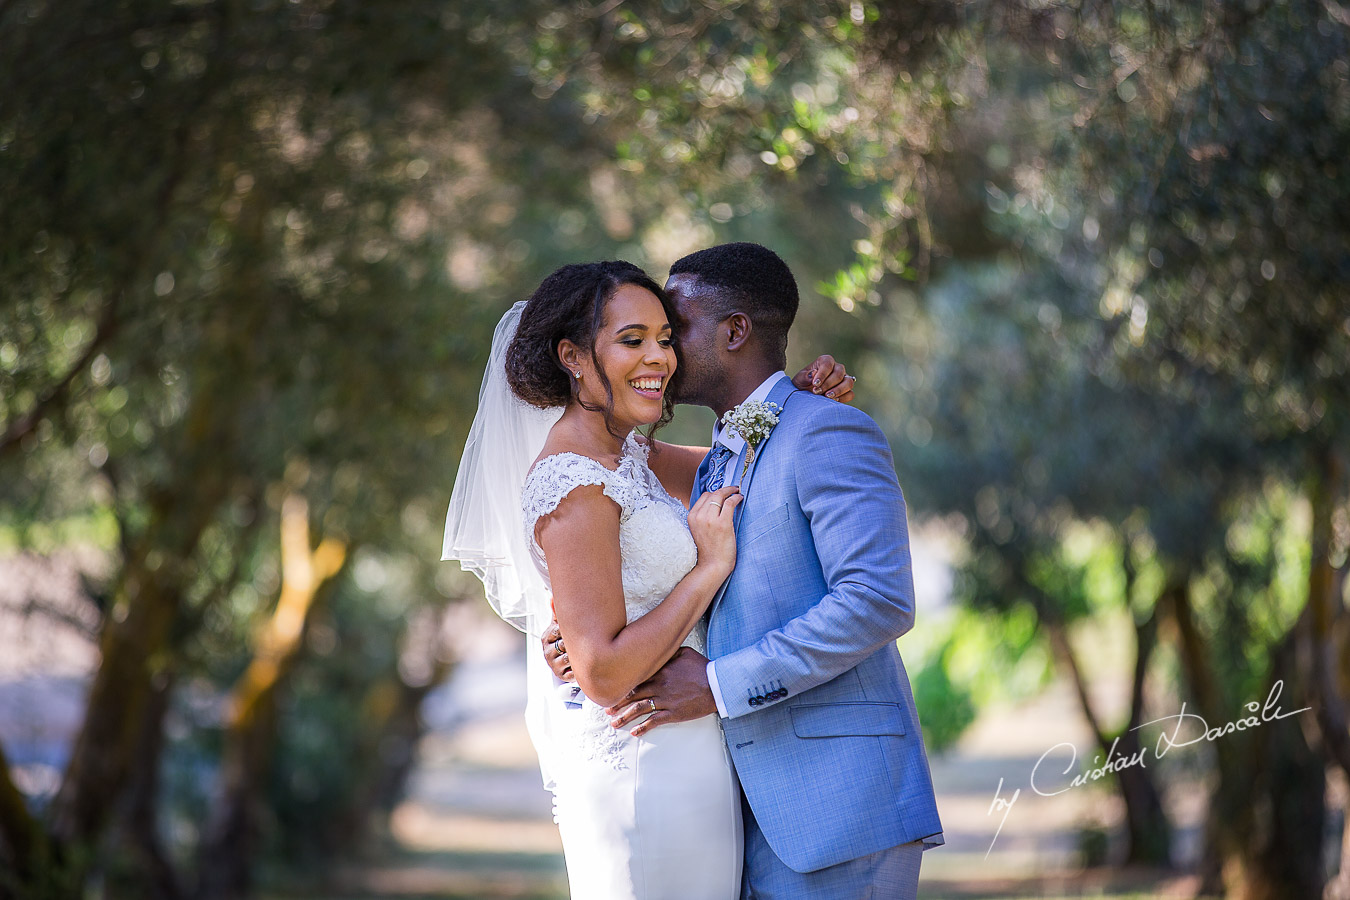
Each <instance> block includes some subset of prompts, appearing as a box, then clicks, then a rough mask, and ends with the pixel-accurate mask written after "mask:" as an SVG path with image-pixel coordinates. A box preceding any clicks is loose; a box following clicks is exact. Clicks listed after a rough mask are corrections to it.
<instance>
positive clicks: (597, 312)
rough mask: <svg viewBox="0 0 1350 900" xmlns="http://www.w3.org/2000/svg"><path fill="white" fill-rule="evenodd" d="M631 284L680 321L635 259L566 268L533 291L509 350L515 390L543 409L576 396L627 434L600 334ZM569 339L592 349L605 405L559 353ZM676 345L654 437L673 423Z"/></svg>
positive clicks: (508, 372) (609, 425)
mask: <svg viewBox="0 0 1350 900" xmlns="http://www.w3.org/2000/svg"><path fill="white" fill-rule="evenodd" d="M625 284H632V285H636V286H637V287H640V288H644V289H646V290H648V291H651V292H652V293H653V294H655V295H656V299H657V300H659V301H661V307H662V309H664V310H665V313H666V318H667V320H668V321H669V322H670V323H671V325H672V326H674V324H675V323H676V322H677V321H678V319H677V317H676V315H675V309H674V306H673V305H672V304H671V302H670V298H669V297H667V296H666V292H665V291H664V290H662V289H661V286H660V285H658V284H657V283H656V282H655V281H653V280H652V279H651V276H649V275H648V274H647V273H646V272H644V271H642V270H641V269H640V268H638V267H637V266H635V265H633V264H632V263H630V262H624V261H622V260H608V261H605V262H593V263H575V264H572V265H567V266H563V267H562V268H560V269H557V270H555V271H554V272H553V274H551V275H549V276H548V277H547V278H545V279H544V280H543V282H542V283H541V284H540V285H539V287H538V288H536V289H535V292H534V293H533V294H532V295H530V299H529V301H528V302H527V303H526V304H525V309H524V311H523V312H522V313H521V316H520V323H519V324H518V325H517V326H516V335H515V337H514V338H512V340H511V344H510V346H509V347H507V349H506V380H507V383H508V384H510V385H511V391H512V393H514V394H515V395H516V396H517V397H519V398H520V399H521V400H524V401H525V402H526V403H528V404H530V405H531V406H537V407H540V408H541V409H547V408H549V407H555V406H566V405H567V404H568V403H570V402H571V401H572V399H573V398H574V397H575V398H577V402H578V403H580V404H581V405H582V406H583V407H584V408H586V409H589V410H592V411H594V412H603V413H604V415H605V427H606V428H608V429H609V431H610V433H611V434H614V435H615V436H616V437H622V435H620V434H619V433H618V432H617V431H616V430H615V426H614V421H613V415H614V387H613V385H611V384H610V382H609V379H608V378H606V377H605V373H604V371H603V370H602V369H601V367H600V359H599V356H598V355H597V354H596V352H595V336H596V334H598V333H599V331H600V326H601V324H602V323H603V322H604V319H605V307H606V306H607V305H608V304H609V300H610V298H611V297H613V296H614V294H615V292H616V291H618V289H619V288H620V287H622V286H623V285H625ZM564 339H566V340H569V341H571V342H572V343H574V344H576V345H577V346H578V347H589V348H590V351H591V361H592V362H593V363H594V364H595V369H596V373H597V374H598V375H599V378H600V384H601V386H603V387H604V389H605V397H606V402H605V405H604V406H603V407H600V406H593V405H591V404H589V403H586V402H584V401H582V400H581V399H580V398H579V397H578V396H577V385H576V383H575V382H574V380H573V378H572V373H571V372H570V371H568V369H567V367H566V366H564V365H563V364H562V360H561V359H560V358H559V357H558V343H559V342H560V341H562V340H564ZM675 346H676V350H675V354H676V356H675V358H676V369H675V372H674V373H672V377H671V380H670V382H668V383H667V386H666V392H665V396H664V398H663V399H662V409H661V418H660V419H658V420H657V421H656V422H654V423H653V424H652V427H651V428H650V429H649V430H648V436H650V435H651V434H652V433H653V432H655V431H656V429H658V428H660V427H661V426H662V425H665V424H667V423H668V422H669V421H670V420H671V417H672V416H673V415H674V412H675V402H674V399H673V398H674V397H675V390H674V386H675V385H674V379H675V378H676V377H678V373H679V371H680V368H681V367H680V365H679V362H680V357H679V343H678V341H677V342H676V343H675Z"/></svg>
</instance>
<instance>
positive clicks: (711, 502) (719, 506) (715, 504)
mask: <svg viewBox="0 0 1350 900" xmlns="http://www.w3.org/2000/svg"><path fill="white" fill-rule="evenodd" d="M708 505H709V506H715V507H717V508H718V509H721V508H722V504H720V503H714V502H713V501H712V500H709V501H708Z"/></svg>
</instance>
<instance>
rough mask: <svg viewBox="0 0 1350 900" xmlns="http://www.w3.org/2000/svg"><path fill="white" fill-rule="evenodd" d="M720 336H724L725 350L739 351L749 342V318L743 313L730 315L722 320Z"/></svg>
mask: <svg viewBox="0 0 1350 900" xmlns="http://www.w3.org/2000/svg"><path fill="white" fill-rule="evenodd" d="M721 328H722V334H724V335H726V339H727V342H726V348H727V349H728V350H739V349H741V348H742V347H744V346H745V345H746V342H747V341H749V340H750V330H751V325H750V317H749V316H747V315H746V314H745V313H739V312H738V313H732V314H731V315H730V316H728V317H727V318H725V319H723V320H722V325H721Z"/></svg>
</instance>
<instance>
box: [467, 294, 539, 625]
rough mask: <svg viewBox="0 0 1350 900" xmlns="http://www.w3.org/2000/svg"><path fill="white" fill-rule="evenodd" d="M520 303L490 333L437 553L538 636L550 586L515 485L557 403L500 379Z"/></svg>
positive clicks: (520, 485) (514, 622)
mask: <svg viewBox="0 0 1350 900" xmlns="http://www.w3.org/2000/svg"><path fill="white" fill-rule="evenodd" d="M524 309H525V301H524V300H522V301H520V302H519V303H517V304H516V305H515V306H513V307H511V308H510V309H509V310H507V313H506V315H504V316H502V319H501V321H500V322H498V323H497V330H496V331H495V332H494V333H493V335H492V354H491V356H490V357H489V358H488V364H487V371H486V372H485V373H484V374H483V387H482V389H481V390H480V391H479V392H478V413H477V414H476V415H475V416H474V419H473V426H472V427H471V428H470V429H469V439H468V441H467V442H466V443H465V445H464V455H463V456H462V457H460V461H459V474H458V475H456V476H455V487H454V491H453V492H452V493H451V495H450V509H449V512H448V513H447V514H446V517H445V544H444V546H443V548H442V550H441V559H443V560H446V559H457V560H459V564H460V566H461V567H462V568H463V569H464V571H466V572H472V573H474V574H475V575H477V576H478V577H479V578H481V579H482V580H483V588H484V590H485V592H486V594H487V601H488V603H489V604H490V605H491V606H492V608H493V610H495V611H496V613H497V615H499V616H501V617H502V618H503V619H505V620H506V621H507V622H509V623H510V624H511V625H514V626H515V627H516V628H518V629H520V630H521V631H523V632H525V633H526V634H530V635H533V636H535V637H536V638H537V637H540V636H541V635H542V634H543V632H544V629H545V628H547V627H548V624H549V621H550V620H551V619H552V610H551V608H550V606H549V591H548V588H546V587H545V586H544V581H543V578H542V577H540V575H539V572H538V570H537V569H535V566H534V561H533V560H532V559H531V558H530V550H529V547H527V546H526V544H525V530H524V526H523V525H522V524H521V512H520V492H521V489H522V488H523V487H524V485H525V473H526V472H528V471H529V469H530V465H531V464H532V463H533V462H534V460H535V458H536V457H537V456H538V455H539V452H540V451H541V450H542V449H543V448H544V440H545V439H546V438H547V437H548V432H549V429H550V428H552V427H553V423H555V422H557V421H558V419H559V417H560V416H562V412H563V410H562V407H557V408H556V409H538V408H536V407H533V406H530V405H529V404H528V403H526V402H525V401H523V400H521V399H519V398H518V397H516V395H515V394H513V393H511V387H510V385H508V384H507V382H506V348H507V347H509V346H510V344H511V339H512V338H513V337H515V334H516V325H517V323H519V321H520V315H521V312H522V311H523V310H524Z"/></svg>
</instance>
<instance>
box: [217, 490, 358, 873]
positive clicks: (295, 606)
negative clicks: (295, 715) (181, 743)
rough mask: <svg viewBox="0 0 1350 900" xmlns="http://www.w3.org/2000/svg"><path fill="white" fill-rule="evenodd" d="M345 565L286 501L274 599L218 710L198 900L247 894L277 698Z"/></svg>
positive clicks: (304, 507) (296, 505)
mask: <svg viewBox="0 0 1350 900" xmlns="http://www.w3.org/2000/svg"><path fill="white" fill-rule="evenodd" d="M347 559H348V546H347V544H346V543H344V542H342V541H339V540H337V539H335V538H325V539H324V540H323V541H322V542H320V544H319V546H318V548H317V549H315V550H313V551H311V550H310V543H309V506H308V504H306V502H305V500H304V498H303V497H301V496H300V495H298V494H292V495H290V496H288V497H287V498H286V500H285V502H284V503H283V504H282V510H281V565H282V587H281V595H280V597H279V598H278V599H277V604H276V607H275V609H274V610H273V613H272V616H271V618H270V619H269V620H268V622H267V624H266V626H265V627H264V628H263V630H262V631H261V633H260V635H259V638H258V642H257V645H258V646H257V650H256V652H255V654H254V657H253V659H252V661H251V662H250V663H249V665H248V668H247V669H245V671H244V674H243V675H241V676H240V678H239V680H238V681H237V682H236V683H235V686H234V689H233V690H232V691H231V694H230V697H229V700H228V702H227V705H226V730H225V747H224V750H223V754H222V760H221V780H222V783H223V790H222V796H221V805H220V807H219V810H218V813H217V815H216V819H215V822H214V824H213V826H212V828H211V831H210V834H209V835H208V837H207V839H206V840H205V841H204V842H203V844H202V851H203V852H202V856H201V866H200V876H201V880H200V888H199V894H200V895H201V896H202V897H207V898H222V900H226V898H228V900H234V898H242V897H247V896H248V895H249V893H250V890H251V877H250V869H251V865H250V863H251V860H252V856H253V853H254V849H255V846H256V843H257V834H258V820H259V811H260V808H261V805H262V799H261V797H260V793H261V789H262V786H263V785H264V784H265V782H266V779H267V775H268V772H269V770H270V768H271V765H272V757H273V752H274V750H275V747H276V736H277V698H278V695H279V693H280V691H281V689H282V688H283V687H284V685H285V681H286V677H287V675H288V674H289V673H290V671H291V670H292V668H293V667H294V665H295V663H296V661H297V660H298V658H299V656H300V653H301V651H302V650H303V647H304V636H305V633H306V631H307V630H308V626H309V622H310V620H311V618H312V616H313V614H314V611H315V610H316V609H317V608H318V607H319V606H320V602H321V600H322V596H323V594H324V592H325V590H326V589H327V588H328V587H329V586H330V585H331V584H332V583H333V579H334V578H335V576H336V575H337V574H338V572H340V571H341V569H342V567H343V565H344V564H345V562H346V560H347Z"/></svg>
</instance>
